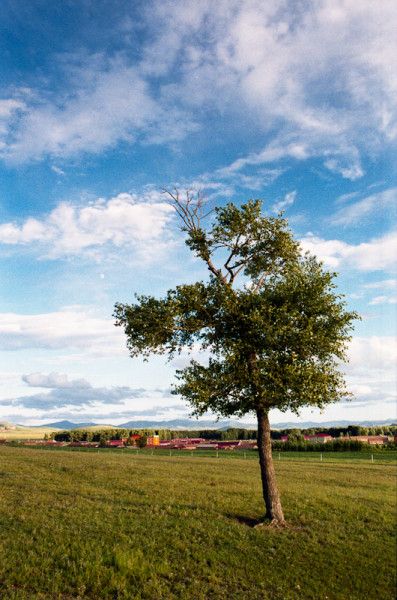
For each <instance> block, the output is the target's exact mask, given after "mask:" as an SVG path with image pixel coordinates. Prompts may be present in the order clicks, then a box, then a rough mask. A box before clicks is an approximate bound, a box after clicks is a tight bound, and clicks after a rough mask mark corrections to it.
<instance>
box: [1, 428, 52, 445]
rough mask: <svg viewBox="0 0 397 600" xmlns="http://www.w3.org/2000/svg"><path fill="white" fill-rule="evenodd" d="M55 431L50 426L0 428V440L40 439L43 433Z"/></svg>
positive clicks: (47, 433)
mask: <svg viewBox="0 0 397 600" xmlns="http://www.w3.org/2000/svg"><path fill="white" fill-rule="evenodd" d="M54 431H57V430H56V429H52V428H51V427H20V426H17V427H16V428H15V429H0V440H1V439H3V440H7V441H11V440H42V439H43V438H44V436H45V435H48V436H50V435H51V433H53V432H54Z"/></svg>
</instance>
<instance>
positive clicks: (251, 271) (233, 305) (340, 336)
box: [114, 196, 357, 416]
mask: <svg viewBox="0 0 397 600" xmlns="http://www.w3.org/2000/svg"><path fill="white" fill-rule="evenodd" d="M173 198H174V200H175V203H176V208H177V210H179V211H180V215H181V218H182V220H183V222H184V226H183V229H184V231H185V232H186V236H187V238H186V243H187V245H188V246H189V248H190V249H191V250H192V251H193V252H194V253H195V254H196V255H197V256H198V257H200V258H202V260H204V261H205V262H206V264H207V266H208V269H209V271H210V277H209V280H208V281H207V282H203V281H199V282H197V283H194V284H190V285H179V286H177V287H176V288H175V289H172V290H169V291H168V292H167V294H166V295H165V297H164V298H161V299H157V298H154V297H152V296H137V297H136V302H135V303H134V304H131V305H126V304H116V306H115V313H114V315H115V317H116V325H118V326H122V327H124V330H125V333H126V335H127V344H128V348H129V351H130V354H131V356H138V355H143V356H144V357H146V358H147V357H148V356H149V355H150V354H152V353H158V354H163V353H166V354H168V355H169V356H170V357H172V356H174V354H175V353H178V352H181V351H182V350H183V349H186V348H192V347H193V345H194V344H199V345H200V347H201V348H203V349H205V350H208V351H209V353H210V359H209V361H208V364H201V363H199V362H197V361H194V360H192V361H191V362H190V364H189V366H187V367H186V368H185V369H182V370H179V371H177V378H178V380H179V384H178V385H176V387H175V389H174V392H175V393H178V394H181V395H182V396H183V397H184V398H186V399H187V400H188V402H189V403H190V405H191V406H192V408H193V413H194V414H196V415H201V414H204V413H205V412H207V411H208V410H211V411H214V412H215V413H217V414H219V415H224V416H230V415H238V416H242V415H244V414H245V413H247V412H250V411H258V410H264V411H266V412H267V411H268V410H269V409H271V408H275V407H277V408H278V409H280V410H283V411H285V410H292V411H294V412H298V411H299V409H300V407H302V406H303V405H311V406H316V407H320V408H322V407H323V406H325V405H326V404H327V403H329V402H335V401H337V400H339V399H340V398H341V397H346V396H347V395H348V394H347V391H346V389H345V385H344V380H343V377H342V375H341V373H340V371H339V368H338V367H339V363H340V361H343V360H345V358H346V356H345V350H346V343H347V341H348V340H349V333H350V331H351V324H352V321H353V320H354V319H355V318H356V317H357V315H356V314H355V313H352V312H348V311H347V310H346V307H345V303H344V301H343V299H342V298H341V297H340V296H339V295H338V294H337V293H336V291H335V283H334V279H335V274H334V273H329V272H327V271H325V270H324V269H323V267H322V264H321V263H320V262H319V261H318V260H317V259H316V258H315V257H313V256H310V255H308V254H305V255H303V254H302V253H301V251H300V248H299V244H298V243H297V241H296V240H294V239H293V236H292V234H291V232H290V230H289V229H288V225H287V222H286V220H285V219H284V218H283V217H282V216H278V217H265V216H262V213H261V202H260V201H249V202H248V203H247V204H245V205H243V206H242V207H241V208H238V207H236V206H235V205H234V204H228V205H227V206H226V207H223V208H216V209H215V219H214V222H213V225H212V227H211V228H210V229H209V230H208V231H207V230H205V229H204V228H203V227H202V225H201V220H200V217H199V212H198V207H197V204H196V205H195V206H194V208H192V205H191V204H189V202H188V201H186V202H185V203H182V202H181V200H180V199H179V197H174V196H173ZM188 200H189V198H188ZM216 261H217V262H218V263H219V261H221V262H222V263H223V267H222V268H221V267H218V266H216V265H215V262H216ZM239 274H241V277H242V279H241V283H240V285H239V286H236V285H235V280H236V277H237V275H239Z"/></svg>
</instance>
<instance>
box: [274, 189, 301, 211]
mask: <svg viewBox="0 0 397 600" xmlns="http://www.w3.org/2000/svg"><path fill="white" fill-rule="evenodd" d="M295 199H296V190H294V191H293V192H288V193H287V194H285V196H284V198H283V199H282V200H279V201H278V202H276V203H275V204H273V206H272V210H274V212H279V211H281V210H285V209H287V208H288V207H289V206H292V205H293V203H294V202H295Z"/></svg>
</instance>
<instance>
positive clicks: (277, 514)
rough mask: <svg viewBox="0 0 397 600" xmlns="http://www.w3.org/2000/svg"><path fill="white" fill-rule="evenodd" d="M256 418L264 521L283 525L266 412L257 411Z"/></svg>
mask: <svg viewBox="0 0 397 600" xmlns="http://www.w3.org/2000/svg"><path fill="white" fill-rule="evenodd" d="M256 414H257V417H258V451H259V464H260V469H261V477H262V490H263V499H264V501H265V505H266V515H265V519H270V521H272V522H274V523H280V524H283V523H284V522H285V521H284V514H283V509H282V508H281V502H280V494H279V493H278V488H277V483H276V474H275V472H274V465H273V457H272V442H271V438H270V422H269V415H268V413H267V411H264V410H262V409H259V410H257V413H256Z"/></svg>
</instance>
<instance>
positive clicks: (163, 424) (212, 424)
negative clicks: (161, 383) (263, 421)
mask: <svg viewBox="0 0 397 600" xmlns="http://www.w3.org/2000/svg"><path fill="white" fill-rule="evenodd" d="M119 427H124V428H125V429H173V430H178V429H181V430H182V429H229V428H231V427H240V428H242V429H255V428H256V426H255V425H254V424H249V423H240V422H239V421H214V420H211V421H196V420H195V419H173V420H171V421H127V422H126V423H121V424H120V425H119Z"/></svg>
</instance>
